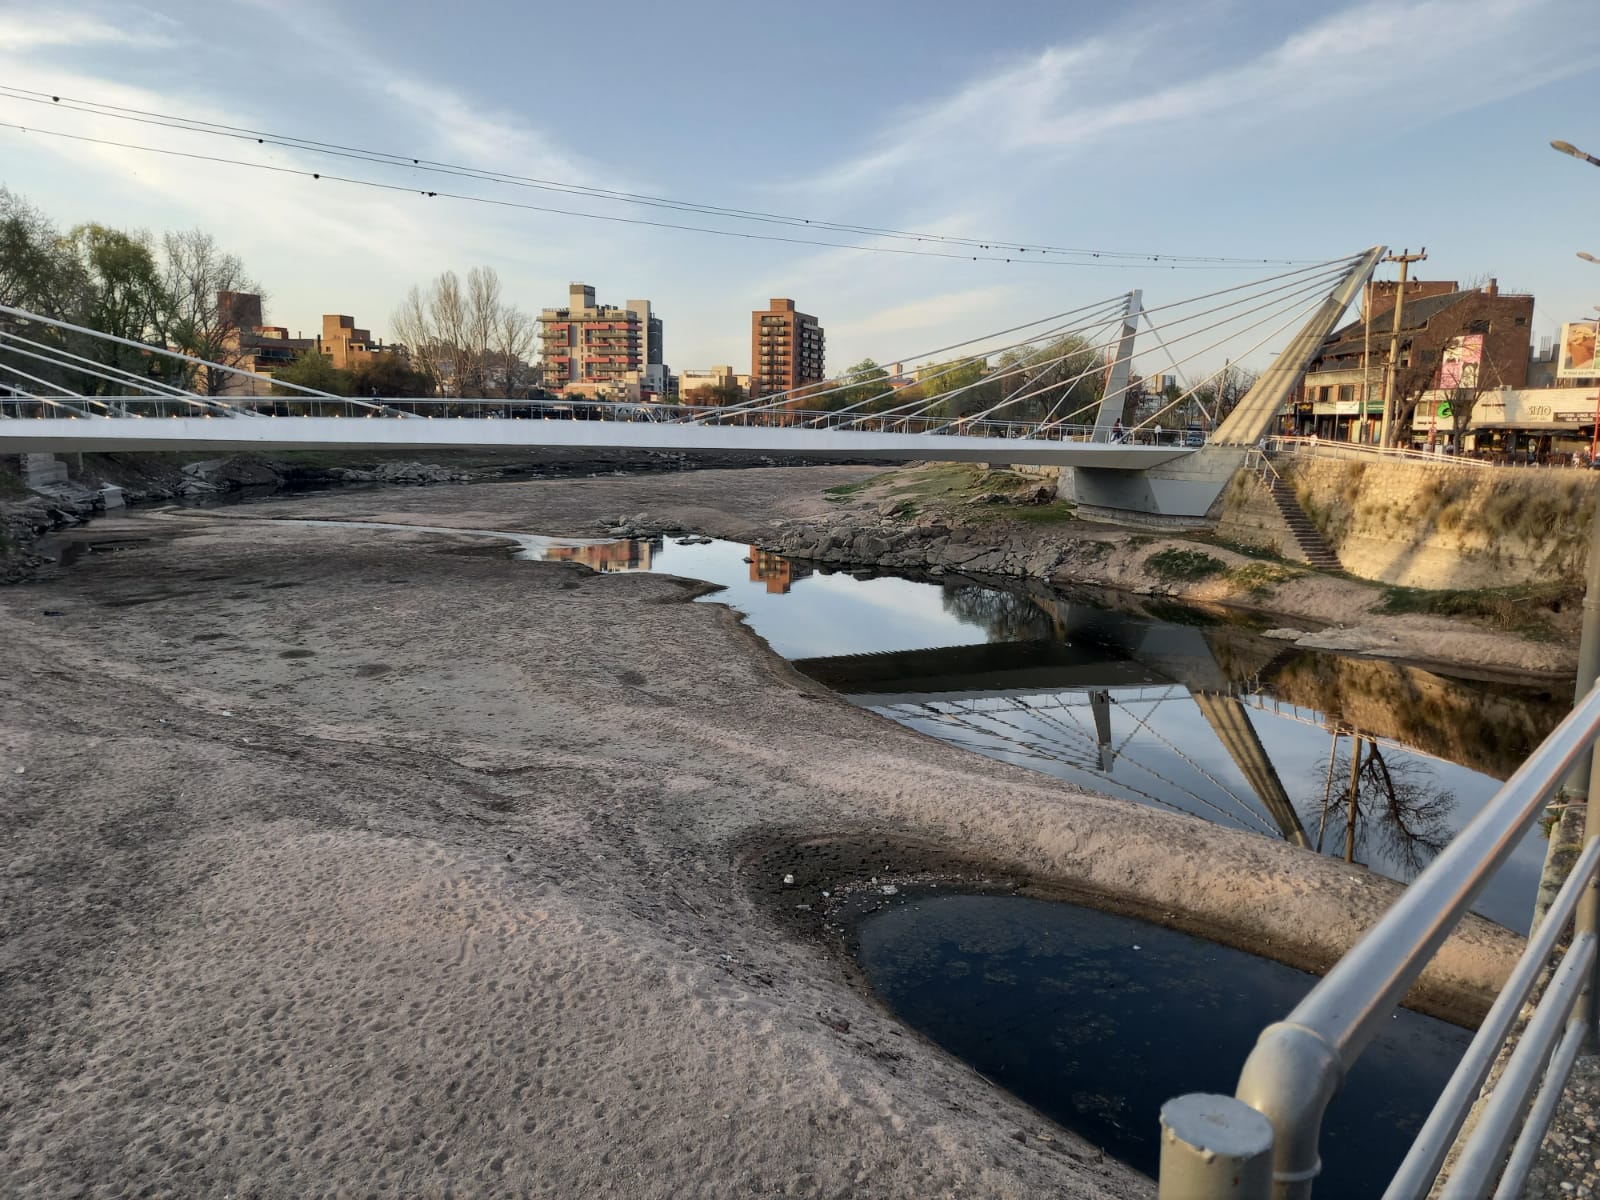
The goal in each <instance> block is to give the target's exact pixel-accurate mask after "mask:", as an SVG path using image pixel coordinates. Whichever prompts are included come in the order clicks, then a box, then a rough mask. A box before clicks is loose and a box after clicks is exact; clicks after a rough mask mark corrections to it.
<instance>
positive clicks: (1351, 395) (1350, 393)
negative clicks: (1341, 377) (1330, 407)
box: [1339, 383, 1356, 404]
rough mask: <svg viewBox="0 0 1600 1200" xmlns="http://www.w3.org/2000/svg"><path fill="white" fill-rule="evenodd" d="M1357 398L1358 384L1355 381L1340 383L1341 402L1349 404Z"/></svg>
mask: <svg viewBox="0 0 1600 1200" xmlns="http://www.w3.org/2000/svg"><path fill="white" fill-rule="evenodd" d="M1355 398H1356V385H1355V384H1353V383H1342V384H1340V385H1339V403H1340V404H1349V403H1350V401H1352V400H1354V399H1355Z"/></svg>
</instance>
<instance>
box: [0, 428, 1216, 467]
mask: <svg viewBox="0 0 1600 1200" xmlns="http://www.w3.org/2000/svg"><path fill="white" fill-rule="evenodd" d="M545 446H567V447H583V448H591V449H636V450H670V451H726V452H731V453H741V454H782V455H794V456H800V457H805V458H818V459H838V458H869V459H889V460H897V461H911V460H916V459H933V460H939V461H953V462H988V463H1016V464H1022V465H1028V466H1059V467H1072V466H1095V467H1104V468H1108V469H1111V470H1124V471H1142V470H1145V469H1147V468H1149V467H1154V466H1159V465H1161V464H1162V463H1167V462H1171V461H1174V460H1176V459H1180V458H1183V457H1184V456H1186V455H1189V454H1193V453H1194V450H1193V449H1191V448H1189V447H1185V446H1131V445H1123V444H1112V443H1105V442H1074V441H1052V440H1048V439H1036V438H1001V437H971V436H964V435H957V434H927V433H883V432H877V431H871V430H847V429H801V428H794V427H785V426H780V425H752V426H728V425H693V424H685V423H672V422H653V421H568V420H520V419H513V418H497V417H471V418H444V417H440V418H419V419H415V420H402V419H397V418H394V417H377V416H374V417H234V418H228V417H163V418H157V417H149V418H130V417H86V418H61V417H56V418H49V419H38V420H34V419H29V418H25V417H9V418H3V419H0V453H6V454H21V453H46V452H56V453H72V452H88V451H132V450H160V451H199V452H202V453H204V452H211V451H242V450H294V449H300V450H304V449H339V450H378V449H382V450H479V449H487V448H497V449H508V448H516V447H528V448H534V447H545Z"/></svg>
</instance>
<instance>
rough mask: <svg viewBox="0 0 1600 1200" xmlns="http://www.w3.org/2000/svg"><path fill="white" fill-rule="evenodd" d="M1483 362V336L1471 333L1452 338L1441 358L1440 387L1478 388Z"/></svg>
mask: <svg viewBox="0 0 1600 1200" xmlns="http://www.w3.org/2000/svg"><path fill="white" fill-rule="evenodd" d="M1482 362H1483V334H1481V333H1469V334H1466V335H1465V336H1463V337H1453V338H1451V339H1450V341H1449V343H1448V344H1447V345H1446V346H1445V348H1444V353H1443V354H1442V355H1441V356H1440V358H1439V387H1440V388H1441V389H1451V388H1475V387H1477V386H1478V366H1479V364H1480V363H1482Z"/></svg>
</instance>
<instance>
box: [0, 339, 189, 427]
mask: <svg viewBox="0 0 1600 1200" xmlns="http://www.w3.org/2000/svg"><path fill="white" fill-rule="evenodd" d="M0 354H21V355H26V357H29V358H40V360H43V362H46V363H50V365H51V366H61V368H62V370H72V371H78V373H80V374H91V376H94V378H98V379H104V381H106V382H109V384H122V386H125V387H126V386H128V381H126V379H118V378H117V376H112V374H104V373H101V371H93V370H90V368H86V366H72V365H70V363H59V362H56V360H54V358H45V355H42V354H32V352H30V350H19V349H18V347H14V346H0ZM0 366H6V370H10V371H13V373H16V374H24V373H22V371H19V370H18V368H16V366H11V365H8V363H0ZM26 378H29V379H34V381H35V382H45V381H43V379H40V378H38V376H32V374H30V376H26ZM51 387H56V390H58V392H62V394H64V395H70V397H72V398H74V400H83V402H85V403H90V405H98V406H99V408H104V410H106V414H107V416H122V413H117V411H115V410H114V408H112V406H110V405H107V403H104V402H102V400H96V398H94V397H91V395H82V394H80V392H74V390H72V389H70V387H59V386H56V384H51ZM146 390H150V394H152V395H154V397H157V398H160V400H178V398H179V397H174V395H165V394H162V392H154V390H152V389H146ZM186 403H192V405H198V403H200V402H198V400H186ZM202 408H203V405H202ZM85 416H90V413H85Z"/></svg>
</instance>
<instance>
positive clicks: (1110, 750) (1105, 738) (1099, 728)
mask: <svg viewBox="0 0 1600 1200" xmlns="http://www.w3.org/2000/svg"><path fill="white" fill-rule="evenodd" d="M1089 711H1091V712H1092V713H1094V742H1095V745H1097V746H1099V747H1100V769H1101V770H1102V771H1104V772H1106V774H1108V775H1109V774H1110V773H1111V768H1112V767H1113V766H1114V765H1115V764H1116V761H1117V752H1116V749H1115V748H1114V747H1113V746H1112V745H1111V693H1110V692H1105V691H1100V692H1090V693H1089Z"/></svg>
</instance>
